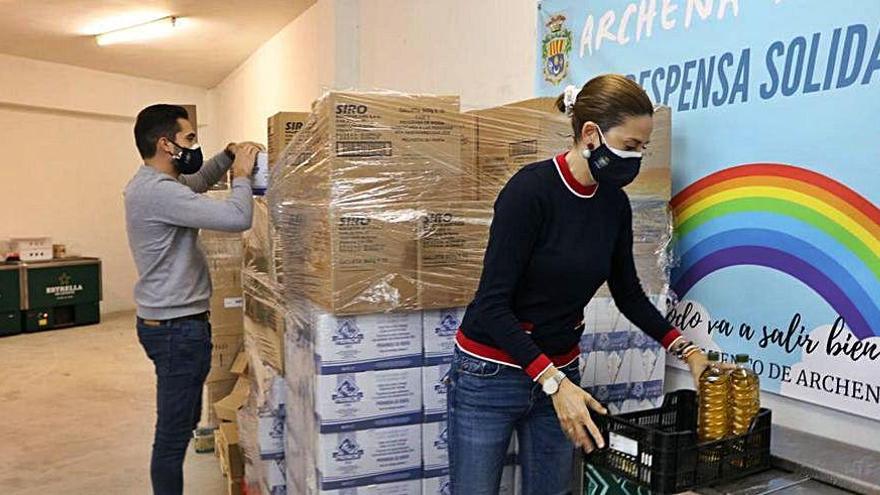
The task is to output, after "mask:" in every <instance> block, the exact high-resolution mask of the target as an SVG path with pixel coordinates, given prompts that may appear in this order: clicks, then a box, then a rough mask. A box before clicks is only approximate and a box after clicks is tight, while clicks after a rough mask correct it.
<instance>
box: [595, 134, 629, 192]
mask: <svg viewBox="0 0 880 495" xmlns="http://www.w3.org/2000/svg"><path fill="white" fill-rule="evenodd" d="M599 143H600V144H599V147H598V148H596V149H594V150H591V151H590V153H589V156H585V157H586V158H587V163H589V165H590V173H592V174H593V178H594V179H596V182H598V183H599V184H602V185H607V186H611V187H615V188H619V189H622V188H624V187H626V186H628V185H629V184H630V183H632V181H634V180H635V179H636V177H637V176H638V175H639V169H641V166H642V153H641V152H640V151H626V150H620V149H617V148H612V147H611V146H610V145H609V144H608V140H607V139H605V135H604V134H603V133H602V129H599ZM585 155H587V154H586V153H585Z"/></svg>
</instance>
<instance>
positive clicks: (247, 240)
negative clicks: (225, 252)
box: [242, 197, 283, 283]
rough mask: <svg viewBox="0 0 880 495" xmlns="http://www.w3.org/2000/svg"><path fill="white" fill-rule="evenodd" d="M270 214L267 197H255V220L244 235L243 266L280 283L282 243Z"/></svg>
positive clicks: (281, 274) (281, 275)
mask: <svg viewBox="0 0 880 495" xmlns="http://www.w3.org/2000/svg"><path fill="white" fill-rule="evenodd" d="M269 214H270V211H269V204H268V203H267V202H266V198H265V197H256V198H254V216H253V222H252V225H251V228H250V229H248V230H247V231H246V232H244V234H243V235H242V238H243V239H242V240H243V242H242V245H243V247H242V257H243V259H242V263H243V264H242V267H243V268H244V269H246V270H250V271H253V272H257V273H261V274H265V275H267V276H268V277H269V279H270V280H271V281H272V282H273V283H279V282H280V281H281V280H282V277H283V268H282V265H281V251H280V244H279V239H278V232H277V231H276V229H275V226H274V224H273V223H272V221H271V219H270V216H269Z"/></svg>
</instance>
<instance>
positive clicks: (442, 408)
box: [422, 357, 452, 422]
mask: <svg viewBox="0 0 880 495" xmlns="http://www.w3.org/2000/svg"><path fill="white" fill-rule="evenodd" d="M451 361H452V358H451V357H450V358H449V359H448V360H447V361H446V362H445V363H441V364H436V365H434V366H425V367H423V368H422V402H423V403H424V406H423V409H424V414H425V416H424V420H425V422H431V421H440V420H443V419H445V418H446V387H447V380H448V378H449V368H450V365H451Z"/></svg>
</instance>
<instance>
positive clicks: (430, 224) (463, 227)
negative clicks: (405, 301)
mask: <svg viewBox="0 0 880 495" xmlns="http://www.w3.org/2000/svg"><path fill="white" fill-rule="evenodd" d="M421 211H422V217H421V219H420V222H419V234H418V235H419V239H418V277H419V306H420V307H421V308H423V309H435V308H452V307H461V306H467V305H468V304H470V302H471V301H472V300H473V297H474V294H475V293H476V290H477V286H478V285H479V283H480V276H481V274H482V272H483V258H484V256H485V253H486V246H487V244H488V242H489V226H490V224H491V223H492V216H493V211H492V205H491V204H489V203H485V202H472V203H469V204H467V203H457V204H452V203H430V204H424V205H423V208H422V210H421Z"/></svg>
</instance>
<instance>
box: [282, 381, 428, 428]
mask: <svg viewBox="0 0 880 495" xmlns="http://www.w3.org/2000/svg"><path fill="white" fill-rule="evenodd" d="M315 381H316V385H315V390H314V393H316V394H317V398H316V399H317V400H316V409H317V411H316V413H317V416H318V420H319V422H320V428H321V432H322V433H330V432H335V431H343V430H361V429H367V428H381V427H386V426H400V425H405V424H415V423H420V422H421V418H422V369H421V368H406V369H395V370H381V371H369V372H363V373H351V374H341V375H322V376H318V377H315ZM290 400H296V398H295V397H291V398H290Z"/></svg>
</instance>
